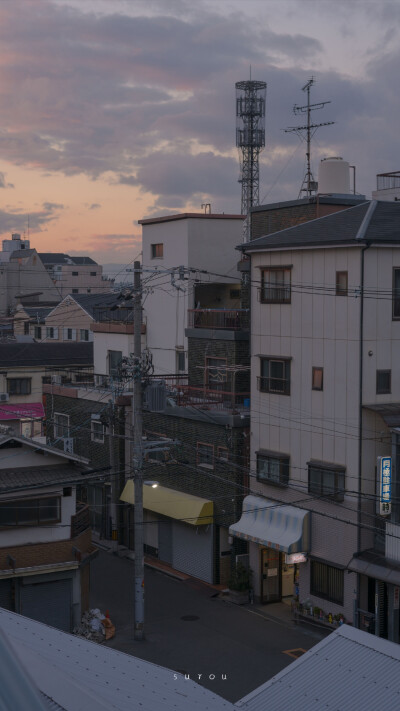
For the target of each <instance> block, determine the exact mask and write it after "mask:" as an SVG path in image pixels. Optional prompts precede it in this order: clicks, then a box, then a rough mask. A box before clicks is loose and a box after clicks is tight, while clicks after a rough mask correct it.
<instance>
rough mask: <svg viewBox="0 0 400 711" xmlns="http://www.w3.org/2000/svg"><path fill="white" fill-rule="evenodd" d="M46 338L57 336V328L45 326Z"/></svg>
mask: <svg viewBox="0 0 400 711" xmlns="http://www.w3.org/2000/svg"><path fill="white" fill-rule="evenodd" d="M46 338H58V328H53V326H46Z"/></svg>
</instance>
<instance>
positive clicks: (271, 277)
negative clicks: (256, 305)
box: [261, 267, 292, 304]
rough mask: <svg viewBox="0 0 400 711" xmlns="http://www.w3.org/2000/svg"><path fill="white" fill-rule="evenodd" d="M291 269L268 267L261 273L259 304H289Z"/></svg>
mask: <svg viewBox="0 0 400 711" xmlns="http://www.w3.org/2000/svg"><path fill="white" fill-rule="evenodd" d="M291 275H292V268H291V267H269V268H268V269H263V270H262V272H261V302H262V303H263V304H290V301H291Z"/></svg>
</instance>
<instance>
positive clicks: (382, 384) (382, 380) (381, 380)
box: [376, 370, 392, 395]
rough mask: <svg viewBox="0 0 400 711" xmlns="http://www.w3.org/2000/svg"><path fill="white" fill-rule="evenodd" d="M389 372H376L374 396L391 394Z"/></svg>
mask: <svg viewBox="0 0 400 711" xmlns="http://www.w3.org/2000/svg"><path fill="white" fill-rule="evenodd" d="M391 376H392V371H391V370H377V371H376V394H377V395H383V394H385V393H391V392H392V387H391V379H392V377H391Z"/></svg>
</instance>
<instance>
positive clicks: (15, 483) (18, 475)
mask: <svg viewBox="0 0 400 711" xmlns="http://www.w3.org/2000/svg"><path fill="white" fill-rule="evenodd" d="M38 447H39V445H38ZM19 451H20V450H7V452H12V453H15V452H19ZM1 454H4V452H1ZM10 457H12V454H11V455H10ZM44 461H46V460H44ZM11 462H12V459H11V458H10V463H11ZM84 476H85V474H84V470H83V469H82V468H78V467H77V466H74V465H73V464H68V463H65V464H64V463H63V462H62V461H60V464H54V465H49V466H44V467H40V466H38V465H37V464H36V465H35V466H32V467H16V468H12V467H10V469H0V493H5V492H6V491H17V490H18V489H25V488H27V487H30V486H32V487H35V488H36V487H40V486H41V485H42V486H48V485H49V484H67V483H73V482H79V481H82V479H83V478H84Z"/></svg>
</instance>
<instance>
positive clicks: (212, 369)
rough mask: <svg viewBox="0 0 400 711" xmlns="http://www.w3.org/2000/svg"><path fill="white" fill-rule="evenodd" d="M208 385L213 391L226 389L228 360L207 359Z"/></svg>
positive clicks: (206, 373)
mask: <svg viewBox="0 0 400 711" xmlns="http://www.w3.org/2000/svg"><path fill="white" fill-rule="evenodd" d="M205 375H206V384H207V385H208V386H209V388H210V389H211V390H224V389H225V388H226V382H227V377H226V358H206V372H205Z"/></svg>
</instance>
